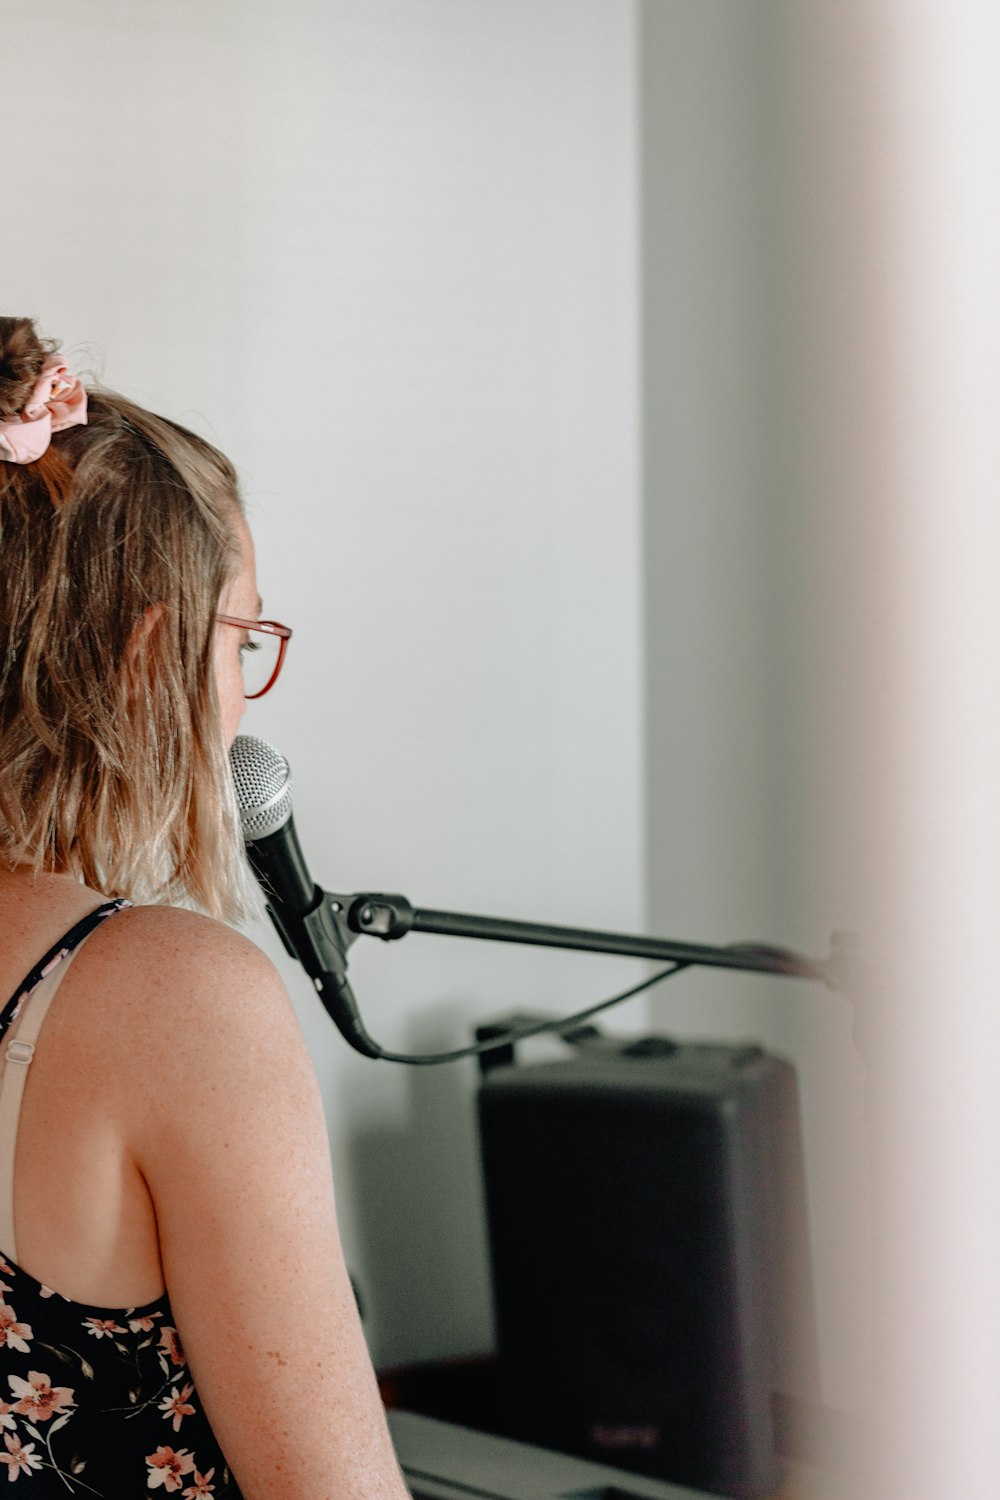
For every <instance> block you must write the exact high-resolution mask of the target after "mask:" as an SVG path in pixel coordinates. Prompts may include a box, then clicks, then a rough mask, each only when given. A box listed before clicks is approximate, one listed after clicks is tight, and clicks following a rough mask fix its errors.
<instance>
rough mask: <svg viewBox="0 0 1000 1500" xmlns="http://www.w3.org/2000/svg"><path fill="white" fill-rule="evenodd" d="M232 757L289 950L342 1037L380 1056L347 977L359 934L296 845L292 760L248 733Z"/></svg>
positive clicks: (245, 821)
mask: <svg viewBox="0 0 1000 1500" xmlns="http://www.w3.org/2000/svg"><path fill="white" fill-rule="evenodd" d="M261 747H263V750H264V752H266V754H265V755H263V756H262V750H261ZM230 760H231V763H232V767H233V775H234V780H235V783H236V789H237V797H238V800H239V803H240V821H241V824H242V827H243V835H244V841H245V845H246V852H247V859H248V860H249V862H250V867H251V869H252V870H253V872H254V874H255V875H256V877H257V880H258V882H259V884H260V886H261V889H262V890H263V892H264V896H265V898H266V900H267V911H268V915H269V916H270V918H271V921H272V922H273V923H274V926H275V928H276V930H277V933H278V936H279V937H280V938H281V941H282V943H283V944H284V946H285V950H286V951H287V953H288V954H289V956H290V957H291V958H294V959H297V960H298V961H299V963H300V964H301V965H302V967H303V968H304V969H305V971H306V973H307V974H308V975H309V977H310V979H311V980H312V982H313V984H314V985H315V987H316V991H317V993H318V994H319V996H320V998H321V1000H322V1001H323V1004H324V1006H325V1008H326V1010H327V1012H328V1013H329V1015H330V1017H331V1019H332V1020H333V1022H334V1024H335V1025H336V1027H337V1029H338V1030H339V1031H340V1033H341V1035H342V1036H343V1037H344V1040H345V1041H347V1042H349V1043H350V1044H351V1046H352V1047H355V1048H356V1049H357V1050H358V1051H359V1052H361V1053H363V1054H364V1055H365V1056H366V1057H380V1056H381V1049H380V1048H379V1047H378V1046H377V1044H376V1043H375V1042H374V1041H372V1039H371V1037H370V1036H369V1035H368V1033H367V1032H366V1031H365V1028H364V1025H363V1023H362V1021H361V1017H360V1014H359V1012H358V1007H357V1002H356V1001H355V998H354V995H353V993H352V991H351V986H350V984H349V982H348V979H347V950H348V948H349V947H350V945H351V943H352V942H353V941H354V938H355V934H354V933H353V932H351V931H350V929H349V927H348V925H347V920H346V915H345V914H343V913H342V910H341V907H340V904H339V903H338V902H336V901H335V900H334V899H333V898H331V897H328V896H327V894H326V892H325V891H324V890H323V889H322V888H321V887H320V886H318V885H317V884H316V882H315V881H314V880H313V878H312V876H311V875H310V873H309V867H308V865H307V864H306V859H305V855H304V854H303V853H302V847H301V845H300V844H299V839H298V834H297V833H296V831H295V820H294V818H293V817H292V806H291V788H290V783H289V778H288V763H287V761H285V760H284V758H283V757H282V756H280V755H278V753H277V751H275V750H274V749H273V747H271V746H269V745H267V746H265V745H264V744H263V742H262V741H259V740H255V739H254V738H253V737H251V736H250V735H240V736H239V737H238V738H237V740H236V742H235V744H234V745H233V748H232V751H231V753H230ZM262 767H263V770H264V773H265V780H264V782H263V784H262V783H261V780H260V773H261V769H262Z"/></svg>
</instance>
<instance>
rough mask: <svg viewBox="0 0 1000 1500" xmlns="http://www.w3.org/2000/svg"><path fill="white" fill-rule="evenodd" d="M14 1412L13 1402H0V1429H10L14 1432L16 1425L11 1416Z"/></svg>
mask: <svg viewBox="0 0 1000 1500" xmlns="http://www.w3.org/2000/svg"><path fill="white" fill-rule="evenodd" d="M13 1410H14V1404H13V1402H11V1401H0V1427H9V1428H10V1429H11V1431H13V1430H14V1427H15V1426H16V1423H15V1422H14V1418H13V1417H12V1416H11V1415H10V1414H11V1412H12V1411H13Z"/></svg>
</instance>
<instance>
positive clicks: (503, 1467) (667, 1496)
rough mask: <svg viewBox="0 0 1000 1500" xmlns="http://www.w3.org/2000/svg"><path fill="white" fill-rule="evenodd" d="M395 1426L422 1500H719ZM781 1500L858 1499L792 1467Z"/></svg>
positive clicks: (428, 1427)
mask: <svg viewBox="0 0 1000 1500" xmlns="http://www.w3.org/2000/svg"><path fill="white" fill-rule="evenodd" d="M388 1416H389V1427H390V1430H391V1432H392V1437H393V1442H394V1444H395V1447H396V1452H397V1455H398V1457H399V1461H400V1464H401V1466H402V1468H403V1473H404V1475H405V1477H406V1480H407V1483H408V1485H409V1486H410V1488H411V1490H412V1493H413V1495H414V1497H415V1500H715V1497H709V1496H706V1495H705V1494H704V1493H703V1492H700V1491H694V1490H691V1489H687V1488H685V1487H684V1486H682V1485H674V1484H667V1483H665V1482H663V1481H662V1480H655V1479H645V1478H642V1477H640V1476H639V1475H636V1474H627V1473H624V1472H623V1471H621V1470H618V1469H610V1468H606V1467H604V1466H603V1465H601V1464H592V1463H589V1462H586V1461H585V1460H582V1459H578V1458H572V1457H570V1456H568V1455H565V1454H561V1453H554V1452H552V1451H550V1450H548V1449H543V1448H533V1447H531V1446H529V1445H528V1444H526V1443H517V1442H514V1441H512V1440H511V1439H510V1438H500V1437H494V1436H492V1435H490V1434H488V1433H482V1432H476V1431H474V1430H472V1429H471V1428H467V1427H460V1426H457V1425H455V1424H453V1423H450V1422H441V1421H439V1420H437V1419H436V1418H434V1417H426V1416H421V1415H419V1414H418V1413H415V1412H408V1411H390V1412H389V1414H388ZM774 1500H851V1497H850V1495H849V1493H848V1491H847V1490H846V1489H845V1488H844V1487H843V1486H842V1485H841V1486H840V1487H838V1486H837V1485H836V1484H835V1483H834V1481H833V1480H832V1479H831V1477H830V1476H829V1475H824V1474H822V1473H821V1472H820V1471H819V1470H815V1469H809V1468H807V1467H805V1466H803V1465H794V1466H790V1468H789V1470H788V1473H787V1476H786V1479H785V1482H784V1483H783V1485H782V1487H781V1488H780V1489H779V1490H778V1492H777V1493H776V1495H775V1496H774Z"/></svg>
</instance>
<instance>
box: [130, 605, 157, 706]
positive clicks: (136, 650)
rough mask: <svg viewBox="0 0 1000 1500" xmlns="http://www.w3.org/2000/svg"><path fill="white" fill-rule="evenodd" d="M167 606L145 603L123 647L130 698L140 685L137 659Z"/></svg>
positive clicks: (142, 652) (147, 643)
mask: <svg viewBox="0 0 1000 1500" xmlns="http://www.w3.org/2000/svg"><path fill="white" fill-rule="evenodd" d="M166 611H167V606H166V605H165V604H163V603H158V604H147V606H146V608H145V609H144V610H143V612H142V619H141V620H140V621H139V623H138V624H137V625H136V626H135V628H134V629H133V631H132V634H131V635H130V636H129V641H128V645H127V646H126V648H125V681H126V684H127V686H128V692H129V697H130V698H131V697H132V696H133V694H134V693H135V691H136V689H137V688H138V687H139V686H140V683H141V680H142V673H141V672H140V671H139V661H140V659H141V658H142V657H143V656H145V654H146V648H147V647H148V645H149V638H150V636H151V635H152V633H153V631H154V630H155V628H156V626H157V624H158V623H159V621H160V620H161V619H162V618H163V616H164V615H165V614H166Z"/></svg>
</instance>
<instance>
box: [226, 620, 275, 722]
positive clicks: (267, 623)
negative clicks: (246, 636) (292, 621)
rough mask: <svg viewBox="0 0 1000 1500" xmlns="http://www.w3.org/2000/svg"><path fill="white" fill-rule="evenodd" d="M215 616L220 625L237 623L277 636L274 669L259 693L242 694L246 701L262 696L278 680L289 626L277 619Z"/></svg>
mask: <svg viewBox="0 0 1000 1500" xmlns="http://www.w3.org/2000/svg"><path fill="white" fill-rule="evenodd" d="M215 618H216V619H217V620H218V621H219V624H220V625H237V626H238V627H239V628H240V630H262V631H263V632H264V634H265V635H276V636H277V637H278V660H277V661H276V662H275V664H274V671H273V672H272V673H271V675H270V677H269V678H268V680H267V682H265V684H264V686H263V687H262V688H261V690H260V692H259V693H244V694H243V696H244V698H246V700H247V701H248V702H251V701H252V700H253V699H254V698H263V696H264V694H265V693H269V692H270V691H271V689H272V688H273V687H274V684H275V683H276V682H277V680H278V674H279V672H280V671H281V667H282V663H283V662H284V660H285V652H286V651H287V650H288V642H289V641H290V640H291V638H292V631H291V627H290V626H288V625H279V624H278V621H277V620H241V619H240V617H239V615H216V617H215Z"/></svg>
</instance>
